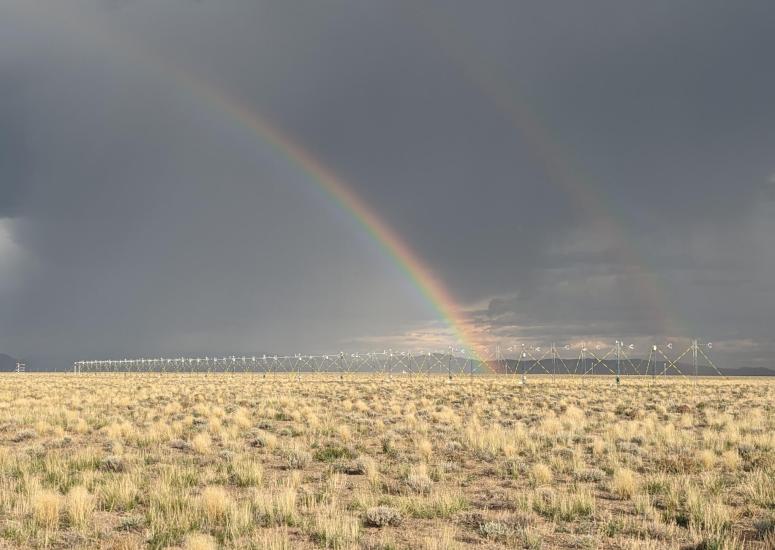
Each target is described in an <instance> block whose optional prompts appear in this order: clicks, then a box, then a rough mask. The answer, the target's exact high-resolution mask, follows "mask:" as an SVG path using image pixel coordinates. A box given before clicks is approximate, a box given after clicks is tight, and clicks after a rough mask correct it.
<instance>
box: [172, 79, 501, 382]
mask: <svg viewBox="0 0 775 550" xmlns="http://www.w3.org/2000/svg"><path fill="white" fill-rule="evenodd" d="M173 74H174V77H175V80H176V81H177V82H178V83H180V84H183V85H184V86H185V88H186V89H188V90H190V91H193V92H194V93H195V94H196V96H198V97H199V98H201V99H202V100H204V102H205V103H206V104H208V105H210V106H211V107H217V108H218V109H219V110H221V111H222V112H223V113H226V114H228V115H229V116H230V117H231V119H232V120H234V121H236V122H238V123H239V124H240V125H242V126H243V127H245V128H247V129H248V130H250V132H251V133H252V134H254V135H256V136H258V137H260V138H261V139H262V140H263V141H265V142H266V143H268V144H270V145H271V146H272V147H274V149H275V150H277V151H279V152H280V153H282V154H283V155H284V156H285V158H286V159H288V161H289V162H290V163H291V164H293V165H295V166H298V167H299V168H301V169H302V170H303V171H304V173H306V174H307V175H308V176H309V177H310V179H311V180H312V181H313V182H314V183H316V184H317V186H318V187H319V188H320V189H321V190H322V191H323V193H324V195H325V196H326V197H328V198H329V199H330V200H331V201H332V202H334V203H335V204H336V205H337V206H339V208H341V209H342V210H343V211H344V212H346V213H348V214H349V215H350V216H351V217H352V218H353V219H355V220H356V221H357V222H358V224H359V225H360V226H361V227H363V229H364V230H365V231H366V233H367V234H368V235H369V236H370V237H371V238H372V239H373V240H374V242H375V243H377V244H378V245H379V247H380V248H381V249H382V250H383V251H384V252H385V253H386V255H387V256H388V257H389V258H390V259H391V260H392V261H393V263H395V265H397V266H398V267H399V269H400V270H401V271H402V272H403V273H404V274H405V275H406V276H407V278H408V279H409V280H410V281H411V282H412V284H413V285H414V286H415V287H416V288H417V289H418V290H419V292H420V294H421V295H422V296H423V297H424V298H425V300H426V301H427V302H428V304H429V305H430V306H431V307H432V308H433V309H434V310H435V311H436V312H437V313H438V314H439V317H440V318H441V320H443V321H444V322H445V323H446V324H447V325H448V326H449V327H450V328H451V329H452V331H453V334H454V336H455V338H456V339H457V341H458V343H459V344H461V345H462V346H464V347H465V348H466V349H467V351H470V353H471V356H472V357H473V358H474V359H476V360H478V361H479V362H480V364H481V365H482V366H484V367H486V368H488V369H489V370H493V371H494V369H493V368H492V366H491V365H490V364H489V362H488V361H487V360H486V359H485V358H484V357H482V356H481V355H480V354H479V352H478V351H477V349H478V348H479V347H480V343H479V341H478V339H477V337H476V334H475V329H474V327H473V326H472V325H471V323H469V322H468V321H467V320H466V319H465V318H464V317H463V316H462V315H461V314H460V313H459V311H460V310H461V309H462V308H460V307H459V306H458V304H457V303H456V301H455V300H454V299H453V298H452V295H451V294H450V292H449V290H447V288H446V287H445V286H444V284H443V283H442V282H441V281H440V280H439V279H438V278H437V277H436V276H434V275H433V272H432V271H431V269H430V268H429V267H428V266H427V265H426V264H425V263H423V262H422V260H420V258H419V257H418V256H417V254H416V253H415V252H414V251H413V250H412V248H411V247H410V246H409V245H408V244H407V243H406V241H404V240H403V239H402V238H401V237H400V235H398V233H397V232H396V231H395V230H394V229H393V228H391V227H390V226H389V225H388V224H387V223H386V222H385V221H384V220H383V219H382V218H380V216H379V215H378V214H377V212H376V211H375V210H374V209H373V208H372V207H370V206H369V205H368V204H366V203H365V202H364V201H363V200H362V199H361V198H360V197H359V196H358V195H357V194H356V193H355V192H354V191H353V190H352V189H351V188H350V187H349V186H348V185H347V184H346V183H345V182H344V181H343V180H342V179H341V178H340V177H339V176H337V175H336V174H335V173H334V172H333V171H332V170H331V169H329V168H328V167H326V166H325V165H323V164H322V163H321V162H320V161H319V160H317V159H316V158H315V157H314V156H312V154H310V152H309V151H307V150H306V149H304V148H303V147H302V146H301V145H300V144H299V143H298V142H296V141H293V140H292V139H291V138H290V137H288V136H287V135H286V134H285V133H283V132H282V131H281V130H280V129H279V128H277V126H275V125H273V124H272V123H271V122H270V121H269V120H268V119H267V118H266V117H265V116H262V115H261V114H259V113H258V112H256V111H254V110H253V109H251V108H250V106H248V105H247V104H246V103H244V102H241V101H238V100H237V99H236V98H234V97H233V96H230V95H228V94H227V93H226V92H225V91H224V90H222V89H219V88H216V87H214V86H213V85H212V84H211V83H209V82H206V81H204V80H201V79H193V78H192V77H191V76H190V75H189V74H188V73H185V72H182V71H181V70H179V69H177V68H176V69H175V70H174V73H173Z"/></svg>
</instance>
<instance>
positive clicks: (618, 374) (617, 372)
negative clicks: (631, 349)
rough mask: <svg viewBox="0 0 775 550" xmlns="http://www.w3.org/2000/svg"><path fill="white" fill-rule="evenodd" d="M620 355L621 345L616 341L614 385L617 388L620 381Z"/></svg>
mask: <svg viewBox="0 0 775 550" xmlns="http://www.w3.org/2000/svg"><path fill="white" fill-rule="evenodd" d="M621 355H622V343H621V342H620V341H619V340H617V341H616V385H617V386H618V385H619V384H620V383H621V379H622V368H621Z"/></svg>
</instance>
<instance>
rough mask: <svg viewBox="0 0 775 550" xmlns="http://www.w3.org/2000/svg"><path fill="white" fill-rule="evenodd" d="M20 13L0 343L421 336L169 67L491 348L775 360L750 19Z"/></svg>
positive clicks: (23, 7) (161, 347) (203, 343)
mask: <svg viewBox="0 0 775 550" xmlns="http://www.w3.org/2000/svg"><path fill="white" fill-rule="evenodd" d="M42 6H43V7H42V8H41V4H40V3H38V4H35V7H34V8H33V7H30V6H29V3H26V2H22V1H11V2H5V3H4V4H3V5H2V6H1V7H0V76H1V77H0V223H2V226H0V229H2V232H0V237H2V235H9V236H10V237H9V239H13V243H14V244H13V245H9V244H7V245H5V246H4V247H3V248H0V250H1V251H2V252H3V257H4V264H5V266H4V267H3V268H0V277H4V278H5V279H7V281H6V282H7V284H5V283H4V284H0V300H1V302H0V305H1V307H0V349H2V350H3V351H7V352H9V353H15V354H17V355H27V356H41V357H67V358H69V357H75V356H93V355H122V354H138V353H143V354H144V353H184V352H186V353H187V352H199V351H202V352H206V351H208V350H213V351H217V350H224V351H225V350H230V349H234V350H236V351H239V350H244V351H252V350H256V351H260V350H272V351H274V350H278V351H294V350H296V349H299V350H307V349H329V350H330V349H337V348H338V347H341V346H346V345H350V344H349V341H350V340H353V339H359V338H368V337H369V336H378V335H385V334H400V333H401V332H402V331H405V330H410V329H411V330H413V329H417V328H418V327H420V328H421V327H423V326H429V327H431V328H435V325H434V324H433V319H434V311H433V310H432V308H430V307H429V306H428V305H427V304H425V303H423V302H422V301H421V299H420V298H419V295H418V294H417V292H416V291H415V290H413V289H412V287H411V284H410V283H409V282H407V280H406V279H405V278H404V277H403V276H402V274H401V272H400V271H399V270H398V269H396V268H395V266H393V265H391V263H390V261H389V260H387V259H386V258H385V256H384V254H383V253H382V252H381V251H380V250H379V249H378V247H377V246H375V245H374V243H372V242H370V241H369V239H368V238H367V237H366V236H364V234H363V232H362V231H361V230H360V229H359V227H358V226H357V224H356V223H354V222H353V221H352V220H350V219H348V218H347V217H346V216H345V215H344V214H343V213H342V212H341V211H340V210H338V209H337V208H336V207H335V206H333V205H332V204H331V203H330V202H327V201H326V199H325V198H324V197H322V196H321V195H320V193H319V192H318V191H316V190H315V185H314V183H312V182H311V181H310V179H309V177H308V176H307V175H305V174H304V173H303V171H301V170H300V169H299V168H298V167H297V166H293V165H291V164H289V163H288V161H287V159H286V158H284V157H283V155H281V154H278V152H277V151H276V150H274V149H273V148H272V147H270V146H268V145H267V143H266V142H264V141H262V140H260V139H257V138H256V137H255V136H253V135H251V134H250V132H248V131H246V130H245V129H244V128H242V127H240V125H239V124H236V123H235V122H234V121H233V120H231V119H230V118H229V116H228V115H225V114H224V113H223V112H222V111H220V110H219V108H218V107H215V106H213V105H210V104H208V103H207V102H206V101H202V99H201V98H199V97H197V95H196V94H195V93H192V92H191V91H190V90H188V89H187V86H186V85H184V84H181V82H180V80H176V79H175V78H174V77H173V76H172V71H171V70H169V68H170V67H178V68H184V70H185V71H187V72H188V73H189V74H193V75H197V78H202V79H206V80H210V81H212V82H216V83H217V85H218V86H219V87H222V88H224V89H227V90H231V91H232V92H233V93H234V94H235V95H237V96H240V97H242V98H244V100H245V101H246V102H248V103H249V104H251V105H252V106H253V107H254V108H255V109H256V110H258V111H261V112H264V113H267V114H268V115H270V116H271V117H272V118H273V120H275V121H276V122H277V123H278V124H279V125H280V126H282V127H284V128H286V129H287V130H288V131H289V132H290V133H291V134H292V135H294V136H295V137H296V138H297V139H298V140H299V142H301V143H303V144H304V146H305V147H306V148H308V149H309V150H310V151H312V152H313V153H314V155H315V156H317V157H318V158H319V159H321V160H322V161H323V162H324V163H325V164H327V165H329V166H330V167H332V168H333V169H334V170H335V171H336V172H338V173H339V174H341V175H342V176H343V178H344V179H345V180H347V181H348V182H349V183H350V185H351V186H352V188H353V189H354V190H355V191H356V192H357V193H358V194H359V195H361V196H362V197H364V198H365V199H366V200H367V202H369V203H370V204H372V205H374V207H375V209H376V210H378V211H379V212H380V214H381V215H382V216H383V217H384V218H385V219H386V220H387V221H388V222H389V223H390V225H391V226H393V227H394V228H396V230H397V231H398V232H399V233H400V234H401V235H402V236H403V237H404V238H405V239H406V240H407V241H408V242H410V243H411V244H412V246H413V247H414V248H415V249H416V251H417V252H418V254H419V255H420V256H421V257H423V258H424V259H426V260H427V262H428V264H429V265H430V266H432V268H433V270H434V271H435V272H436V273H438V275H439V277H440V278H441V279H443V280H444V281H446V282H447V284H448V286H449V287H450V289H451V290H452V292H453V294H454V295H456V296H458V297H460V299H461V301H462V302H463V303H464V304H468V305H471V307H472V308H474V309H475V310H477V311H476V315H477V318H478V319H479V320H480V321H481V322H483V323H486V324H488V325H489V326H491V330H492V331H493V332H494V333H496V334H499V335H501V336H502V337H503V338H511V337H519V336H521V337H525V338H533V339H536V340H547V339H550V338H596V337H607V338H615V337H617V336H623V337H628V338H638V337H644V336H650V335H654V336H657V337H659V338H664V337H666V336H668V335H683V336H691V335H698V336H702V337H705V338H708V339H713V340H717V341H726V342H727V346H728V348H729V349H738V350H741V352H740V353H739V354H738V355H736V358H737V359H738V360H739V361H740V362H742V363H746V364H748V363H752V362H757V363H762V364H763V363H766V362H769V361H770V360H771V359H772V356H773V353H775V349H773V345H772V330H771V325H772V322H773V320H775V319H773V317H774V315H773V311H775V309H773V308H775V283H774V282H773V279H772V277H771V273H772V272H773V269H775V239H773V237H775V221H773V219H774V218H775V216H773V213H774V208H775V207H774V206H773V198H774V196H775V193H774V192H773V189H775V183H773V180H772V177H773V174H775V160H773V159H775V154H773V152H774V151H775V110H773V109H772V108H771V99H772V97H775V74H773V72H772V71H771V54H772V52H773V51H775V8H773V6H772V4H771V3H769V2H748V3H745V4H736V5H732V4H729V3H721V2H719V3H713V2H696V3H693V2H684V3H681V4H680V5H678V4H675V3H674V2H651V3H648V4H643V3H639V4H635V3H632V4H627V5H623V4H622V3H621V2H593V3H589V2H585V3H583V4H580V3H572V2H526V3H513V2H492V3H485V4H472V3H466V2H460V3H450V2H438V3H435V2H432V3H414V2H406V3H364V2H333V1H332V2H308V3H298V2H294V3H288V2H262V3H256V2H242V1H236V0H235V1H230V2H208V1H202V2H187V1H172V0H171V1H169V2H151V1H139V0H138V1H121V2H108V3H100V2H96V1H95V2H91V1H85V0H84V1H80V2H73V3H69V4H68V6H67V7H66V8H62V6H61V4H60V3H55V2H52V3H51V4H50V5H46V4H42ZM47 15H48V16H47ZM6 241H8V239H5V240H3V239H2V238H0V242H6ZM11 264H13V265H11ZM483 304H484V305H483ZM429 323H430V324H429Z"/></svg>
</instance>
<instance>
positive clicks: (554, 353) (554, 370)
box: [552, 342, 557, 382]
mask: <svg viewBox="0 0 775 550" xmlns="http://www.w3.org/2000/svg"><path fill="white" fill-rule="evenodd" d="M555 376H557V348H556V347H555V346H554V342H552V382H554V377H555Z"/></svg>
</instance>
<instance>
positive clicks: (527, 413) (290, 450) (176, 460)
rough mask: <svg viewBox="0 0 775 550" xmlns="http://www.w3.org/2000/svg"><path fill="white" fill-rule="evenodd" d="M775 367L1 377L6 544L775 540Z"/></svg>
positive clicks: (768, 543)
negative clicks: (634, 372)
mask: <svg viewBox="0 0 775 550" xmlns="http://www.w3.org/2000/svg"><path fill="white" fill-rule="evenodd" d="M774 413H775V380H773V379H729V380H724V379H700V380H699V382H697V383H696V384H695V383H694V382H693V381H691V380H689V381H686V380H684V379H678V378H675V379H662V380H659V381H658V382H657V383H656V384H652V382H651V381H650V380H649V379H636V378H628V379H625V380H624V383H623V385H622V386H621V387H620V388H617V387H616V386H615V385H613V383H612V379H611V378H608V377H606V378H603V377H598V378H595V379H589V378H588V379H586V380H584V381H582V380H580V379H573V378H570V377H565V378H562V377H561V378H558V379H556V380H555V381H552V380H551V379H550V378H541V377H535V376H534V377H532V378H531V379H530V380H529V383H528V384H527V385H526V386H520V385H519V384H518V383H517V380H515V379H514V378H507V377H505V376H501V377H490V378H487V377H481V378H479V377H476V378H474V379H473V380H469V379H467V378H457V379H455V380H454V381H453V382H452V383H447V381H446V379H445V378H443V377H422V378H415V379H408V378H393V379H391V380H387V379H386V378H385V377H378V376H358V377H352V378H349V379H346V380H343V381H342V380H340V379H339V378H338V377H335V376H330V377H324V376H311V375H310V376H302V378H301V381H300V382H299V381H297V380H296V379H295V377H292V376H288V375H276V376H270V377H268V378H263V377H261V376H254V375H240V374H236V375H229V374H216V375H209V376H205V375H188V376H186V375H164V376H161V375H158V374H145V375H106V374H101V375H81V376H76V375H72V374H67V375H64V374H62V375H43V374H39V375H32V374H25V375H12V374H9V375H2V376H0V548H1V547H10V548H16V547H51V548H116V549H119V548H121V549H130V548H144V547H148V546H150V547H152V548H165V547H183V548H190V549H201V550H204V549H207V548H217V547H221V546H225V547H236V548H272V549H282V548H320V547H327V548H370V549H389V548H396V549H398V548H426V549H452V548H463V547H467V546H479V547H483V548H565V547H569V548H633V549H635V548H678V547H685V548H708V549H711V548H773V547H775V414H774Z"/></svg>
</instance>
